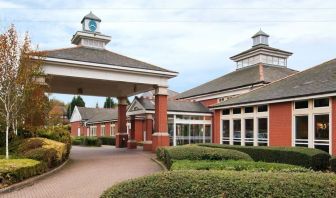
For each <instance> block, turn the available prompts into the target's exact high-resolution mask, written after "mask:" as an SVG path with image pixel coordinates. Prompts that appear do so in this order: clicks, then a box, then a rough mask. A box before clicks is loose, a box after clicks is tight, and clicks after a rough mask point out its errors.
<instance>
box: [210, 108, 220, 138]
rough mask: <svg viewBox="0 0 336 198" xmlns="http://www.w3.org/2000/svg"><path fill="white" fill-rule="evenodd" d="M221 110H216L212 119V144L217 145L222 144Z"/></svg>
mask: <svg viewBox="0 0 336 198" xmlns="http://www.w3.org/2000/svg"><path fill="white" fill-rule="evenodd" d="M221 112H222V111H221V110H215V111H214V113H213V119H212V143H215V144H221V142H220V136H221V134H220V133H221V131H220V125H221V124H222V123H221V119H220V117H221Z"/></svg>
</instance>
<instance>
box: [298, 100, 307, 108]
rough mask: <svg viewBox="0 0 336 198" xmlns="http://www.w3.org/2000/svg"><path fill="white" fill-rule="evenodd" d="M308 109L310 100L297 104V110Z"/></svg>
mask: <svg viewBox="0 0 336 198" xmlns="http://www.w3.org/2000/svg"><path fill="white" fill-rule="evenodd" d="M307 108H308V100H303V101H296V102H295V109H307Z"/></svg>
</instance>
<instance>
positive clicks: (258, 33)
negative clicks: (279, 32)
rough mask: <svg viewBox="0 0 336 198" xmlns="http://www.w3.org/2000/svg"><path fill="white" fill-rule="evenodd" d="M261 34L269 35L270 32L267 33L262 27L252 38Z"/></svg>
mask: <svg viewBox="0 0 336 198" xmlns="http://www.w3.org/2000/svg"><path fill="white" fill-rule="evenodd" d="M260 35H262V36H267V37H269V35H268V34H266V33H265V32H264V31H262V30H261V29H260V30H259V31H258V32H257V33H255V34H254V35H253V36H252V38H254V37H257V36H260Z"/></svg>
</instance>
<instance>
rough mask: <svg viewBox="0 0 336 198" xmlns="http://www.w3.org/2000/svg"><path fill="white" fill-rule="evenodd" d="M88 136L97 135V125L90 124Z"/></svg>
mask: <svg viewBox="0 0 336 198" xmlns="http://www.w3.org/2000/svg"><path fill="white" fill-rule="evenodd" d="M90 136H91V137H97V126H90Z"/></svg>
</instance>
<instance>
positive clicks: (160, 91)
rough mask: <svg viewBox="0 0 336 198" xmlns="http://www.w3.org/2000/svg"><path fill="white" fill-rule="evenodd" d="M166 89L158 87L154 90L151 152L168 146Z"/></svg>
mask: <svg viewBox="0 0 336 198" xmlns="http://www.w3.org/2000/svg"><path fill="white" fill-rule="evenodd" d="M167 106H168V101H167V88H163V87H158V88H156V90H155V126H154V127H155V130H154V134H153V136H152V151H155V150H156V149H157V148H158V147H160V146H169V134H168V126H167Z"/></svg>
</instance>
